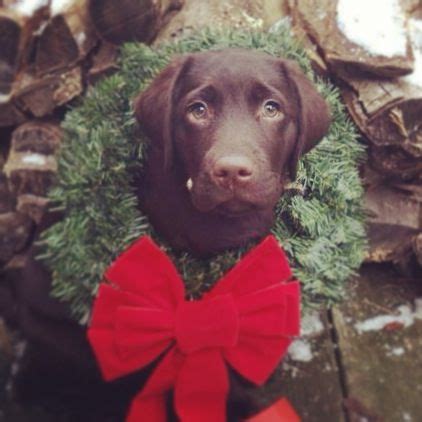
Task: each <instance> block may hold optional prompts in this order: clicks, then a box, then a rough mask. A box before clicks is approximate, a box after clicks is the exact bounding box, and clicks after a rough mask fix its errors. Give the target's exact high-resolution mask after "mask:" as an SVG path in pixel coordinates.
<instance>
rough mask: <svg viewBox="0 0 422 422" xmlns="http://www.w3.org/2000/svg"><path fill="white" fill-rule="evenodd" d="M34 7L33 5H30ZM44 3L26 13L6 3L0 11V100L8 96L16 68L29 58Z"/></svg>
mask: <svg viewBox="0 0 422 422" xmlns="http://www.w3.org/2000/svg"><path fill="white" fill-rule="evenodd" d="M34 4H35V3H34ZM47 6H48V2H47V1H46V2H40V3H39V7H37V8H35V9H33V10H29V9H24V8H22V2H19V1H13V2H9V4H8V7H7V8H0V28H1V31H0V45H1V49H0V100H3V102H4V100H5V99H8V98H9V96H10V95H11V92H12V89H13V84H14V81H15V80H16V77H17V74H18V72H19V71H20V69H22V68H24V67H25V66H26V65H27V64H28V62H29V61H30V59H31V53H32V48H33V40H34V34H36V33H37V31H38V29H39V28H40V27H41V26H42V24H43V22H45V20H46V19H47V17H48V7H47Z"/></svg>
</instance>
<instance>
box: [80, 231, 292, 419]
mask: <svg viewBox="0 0 422 422" xmlns="http://www.w3.org/2000/svg"><path fill="white" fill-rule="evenodd" d="M291 278H292V273H291V270H290V267H289V264H288V261H287V259H286V256H285V254H284V252H283V250H282V249H281V248H280V246H279V244H278V242H277V241H276V239H275V238H274V237H273V236H268V237H267V238H265V239H264V240H263V241H262V242H261V243H260V244H259V245H258V246H257V247H255V248H254V249H253V250H252V251H250V252H249V253H248V254H246V255H245V256H244V257H243V259H242V260H240V262H238V263H237V265H236V266H235V267H233V269H232V270H230V271H229V272H228V273H227V274H226V275H225V276H224V277H223V278H222V279H221V280H219V281H218V283H216V284H215V286H214V287H213V288H212V290H211V291H210V292H208V293H207V294H205V295H204V296H203V298H202V299H201V300H197V301H190V300H185V289H184V284H183V281H182V279H181V278H180V276H179V275H178V273H177V270H176V268H175V267H174V265H173V264H172V262H171V261H170V259H169V258H168V256H167V255H166V254H165V253H164V252H163V251H161V250H160V249H159V247H158V246H157V245H155V244H154V242H153V241H152V240H151V239H150V238H148V237H143V238H141V239H139V240H138V241H136V242H135V243H134V244H133V245H132V246H131V247H130V248H129V249H127V250H126V251H125V252H124V253H123V254H122V255H120V256H119V257H118V258H117V259H116V261H114V263H113V264H112V265H111V266H110V267H109V268H108V270H107V271H106V273H105V280H106V282H104V283H102V284H101V285H100V288H99V292H98V296H97V298H96V300H95V304H94V307H93V314H92V320H91V324H90V328H89V330H88V339H89V341H90V343H91V346H92V347H93V350H94V353H95V355H96V358H97V361H98V363H99V366H100V369H101V372H102V374H103V377H104V379H105V380H113V379H116V378H118V377H121V376H124V375H127V374H129V373H131V372H134V371H137V370H139V369H140V368H143V367H144V366H146V365H148V364H150V363H151V362H153V361H155V360H156V359H157V358H159V357H161V358H160V359H159V363H158V364H157V366H156V367H155V369H154V371H153V372H152V374H151V376H150V377H149V379H148V380H147V382H146V384H145V385H144V387H143V389H142V390H141V391H140V392H139V393H138V394H137V395H136V396H135V398H134V399H133V401H132V404H131V407H130V410H129V413H128V417H127V421H129V422H135V421H141V420H147V421H149V422H165V421H166V420H167V415H166V406H165V396H166V393H167V392H168V391H169V390H171V389H173V390H174V402H175V410H176V413H177V415H178V417H179V418H180V419H181V421H182V422H197V421H201V422H223V421H225V420H226V400H227V396H228V393H229V378H228V370H227V365H230V366H231V367H232V368H234V369H235V370H236V371H237V372H238V373H239V374H241V375H242V376H243V377H244V378H245V379H247V380H249V381H251V382H253V383H254V384H256V385H261V384H263V383H264V382H265V381H266V380H267V379H268V377H269V376H270V375H271V373H272V372H273V371H274V369H275V368H276V366H277V364H278V363H279V362H280V360H281V358H282V357H283V355H284V354H285V352H286V350H287V348H288V346H289V344H290V342H291V340H292V337H293V336H296V335H298V334H299V321H300V290H299V283H298V282H297V281H289V280H290V279H291Z"/></svg>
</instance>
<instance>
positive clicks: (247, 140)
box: [135, 49, 329, 216]
mask: <svg viewBox="0 0 422 422" xmlns="http://www.w3.org/2000/svg"><path fill="white" fill-rule="evenodd" d="M135 111H136V115H137V118H138V119H139V121H140V123H141V126H142V128H143V129H144V130H145V132H146V134H147V135H148V136H149V137H150V139H151V142H152V145H151V148H158V149H160V151H161V153H162V163H160V164H159V165H160V166H161V165H162V166H163V169H164V171H169V172H170V171H172V170H171V169H172V168H173V169H174V168H175V167H176V168H177V171H178V172H179V174H181V180H182V182H183V183H185V184H186V189H188V190H189V192H190V197H191V201H192V203H193V205H194V206H195V207H196V209H197V210H199V211H200V212H204V213H208V212H213V213H214V212H215V213H221V214H226V215H230V216H237V215H239V216H240V215H243V214H245V213H249V212H253V211H256V210H262V209H269V208H270V209H272V207H273V206H274V205H275V203H276V201H277V200H278V198H279V196H280V194H281V191H282V186H283V182H284V181H285V178H286V175H288V174H290V176H294V174H295V171H296V166H297V162H298V160H299V157H300V156H301V155H302V154H303V153H305V152H306V151H308V150H309V149H311V148H312V146H313V145H314V144H315V143H316V141H318V140H319V139H320V138H321V137H322V136H323V135H324V133H325V132H326V130H327V128H328V124H329V112H328V108H327V105H326V103H325V101H324V100H323V99H322V97H321V96H320V95H319V94H318V93H317V92H316V90H315V88H314V86H313V85H312V84H311V83H310V82H309V81H308V80H307V78H306V77H305V76H304V75H303V74H302V72H301V71H300V69H299V68H298V67H297V65H296V64H294V63H292V62H289V61H286V60H280V59H276V58H274V57H272V56H270V55H267V54H264V53H259V52H253V51H249V50H240V49H226V50H221V51H209V52H205V53H197V54H190V55H186V56H182V57H181V58H179V59H177V60H175V61H174V62H172V63H171V64H170V65H169V66H168V67H167V68H166V69H165V70H164V71H163V72H161V74H160V75H159V76H158V77H157V78H156V79H155V80H154V81H153V83H152V84H151V86H150V87H149V88H148V89H147V90H146V91H145V92H144V93H142V94H141V96H140V97H139V98H138V99H137V100H136V103H135Z"/></svg>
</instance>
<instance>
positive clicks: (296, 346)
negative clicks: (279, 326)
mask: <svg viewBox="0 0 422 422" xmlns="http://www.w3.org/2000/svg"><path fill="white" fill-rule="evenodd" d="M288 353H289V356H290V358H291V359H292V360H296V361H299V362H310V361H311V360H312V358H313V355H312V349H311V345H310V344H309V342H308V341H306V340H303V339H297V340H295V341H294V342H293V343H292V344H291V345H290V347H289V351H288Z"/></svg>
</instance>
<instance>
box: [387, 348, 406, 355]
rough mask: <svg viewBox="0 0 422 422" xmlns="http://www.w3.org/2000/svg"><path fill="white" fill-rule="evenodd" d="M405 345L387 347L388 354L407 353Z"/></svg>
mask: <svg viewBox="0 0 422 422" xmlns="http://www.w3.org/2000/svg"><path fill="white" fill-rule="evenodd" d="M405 351H406V350H405V349H404V347H401V346H398V347H387V356H397V357H398V356H402V355H404V353H405Z"/></svg>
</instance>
